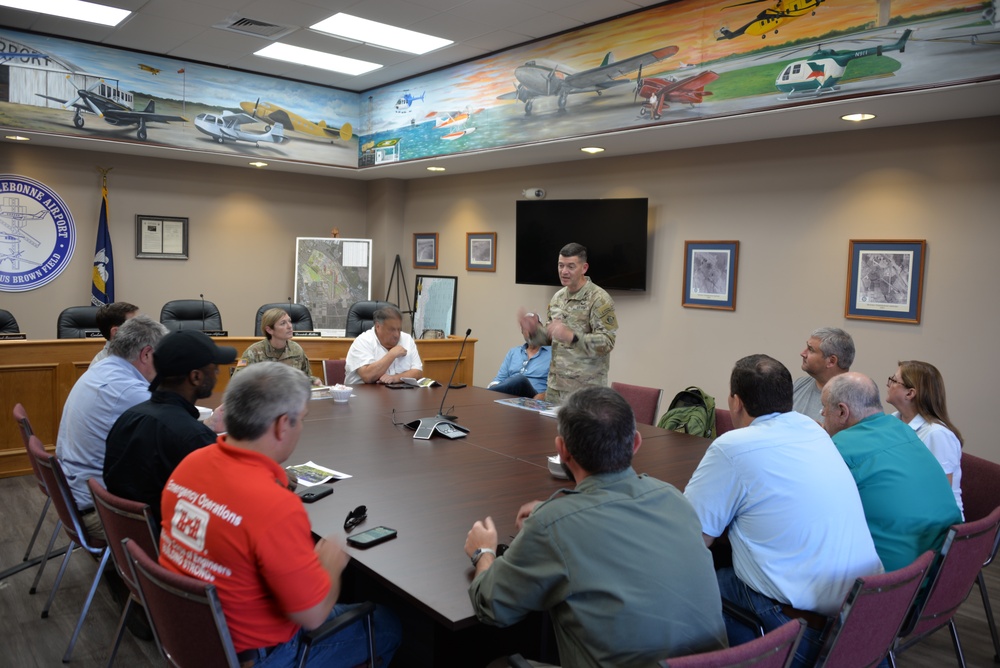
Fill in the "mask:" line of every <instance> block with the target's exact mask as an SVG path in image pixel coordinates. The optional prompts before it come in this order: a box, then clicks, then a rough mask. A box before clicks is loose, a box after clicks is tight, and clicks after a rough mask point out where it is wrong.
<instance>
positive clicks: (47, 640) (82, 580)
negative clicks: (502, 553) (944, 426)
mask: <svg viewBox="0 0 1000 668" xmlns="http://www.w3.org/2000/svg"><path fill="white" fill-rule="evenodd" d="M43 503H44V497H43V496H42V494H41V493H40V492H39V491H38V489H37V487H36V486H35V484H34V478H32V477H30V476H26V477H20V478H4V479H0V509H2V512H0V571H4V570H6V569H8V568H10V567H12V566H16V565H17V564H19V563H21V558H22V557H23V556H24V550H25V548H26V547H27V545H28V540H29V539H30V537H31V532H32V530H33V529H34V526H35V522H36V521H37V519H38V514H39V513H40V512H41V509H42V505H43ZM54 525H55V511H54V510H50V511H49V518H47V521H46V524H45V525H44V527H43V529H42V534H41V538H40V539H39V541H38V542H37V543H36V546H35V548H34V550H33V553H32V556H36V555H39V554H41V553H42V552H43V550H44V547H45V546H44V543H45V541H47V540H48V537H49V536H50V535H51V533H52V529H53V527H54ZM461 542H462V537H461V536H459V537H456V545H457V546H458V548H459V549H460V548H461ZM39 543H40V544H39ZM65 543H66V539H65V537H64V536H60V537H59V539H58V542H57V545H64V544H65ZM108 567H109V568H110V567H111V564H110V563H109V565H108ZM58 570H59V560H58V559H53V560H52V561H50V563H49V565H48V566H47V567H46V569H45V574H44V575H43V577H42V581H41V583H40V584H39V586H38V593H36V594H35V595H29V593H28V589H29V588H30V587H31V582H32V580H34V577H35V573H36V569H35V568H31V569H28V570H25V571H22V572H20V573H18V574H16V575H12V576H9V577H7V578H6V579H4V580H2V581H0V668H5V667H7V666H10V667H12V668H13V667H16V668H50V667H54V666H60V665H62V664H61V660H62V655H63V653H64V652H65V650H66V646H67V644H68V642H69V638H70V635H71V634H72V631H73V626H74V625H75V624H76V620H77V616H78V615H79V613H80V609H81V607H82V605H83V601H84V599H85V598H86V594H87V589H88V587H89V586H90V583H91V581H92V579H93V577H94V573H95V572H96V571H97V563H96V562H95V561H94V560H93V559H91V558H90V556H89V555H87V554H86V553H83V552H81V551H77V552H76V553H75V554H74V555H73V557H72V559H71V560H70V566H69V568H68V570H67V571H66V575H65V576H64V577H63V582H62V585H61V586H60V588H59V592H58V594H57V596H56V599H55V602H54V603H53V605H52V609H51V612H50V613H49V617H48V619H41V617H40V615H41V610H42V607H43V606H44V605H45V600H46V598H47V597H48V595H49V592H50V591H51V589H52V583H53V582H54V580H55V576H56V573H57V572H58ZM986 583H987V588H988V589H989V590H990V595H991V597H992V599H991V600H992V601H993V602H994V605H995V606H998V607H1000V566H993V567H991V569H988V570H987V573H986ZM956 619H957V625H958V632H959V635H960V636H961V639H962V647H963V649H964V651H965V657H966V661H967V663H968V665H969V666H970V668H981V667H986V666H993V665H995V664H994V663H993V654H994V652H993V647H992V643H991V641H990V634H989V630H988V629H987V626H986V621H985V619H986V618H985V614H984V612H983V605H982V600H981V599H980V597H979V590H978V588H975V587H974V588H973V590H972V593H971V595H970V596H969V599H968V600H967V601H966V602H965V603H964V604H963V605H962V607H961V609H960V610H959V612H958V615H957V617H956ZM117 623H118V609H117V607H116V606H115V603H114V601H113V600H112V599H111V596H110V594H109V593H108V591H107V588H106V586H105V585H104V584H101V586H100V587H99V588H98V591H97V595H96V597H95V599H94V603H93V605H92V607H91V610H90V614H89V615H88V617H87V619H86V621H85V622H84V625H83V631H82V632H81V633H80V637H79V639H78V640H77V643H76V648H75V650H74V653H73V656H72V661H71V664H70V665H72V666H76V667H78V668H84V667H88V668H89V667H91V666H93V667H97V666H104V665H105V663H106V661H107V656H108V651H109V649H110V647H111V642H112V639H113V636H114V633H115V628H116V625H117ZM404 632H405V629H404ZM115 665H116V666H129V667H131V666H161V665H165V662H164V661H163V660H162V659H161V658H160V657H159V655H158V654H157V651H156V647H155V645H154V643H152V642H143V641H139V640H136V639H135V638H133V637H132V636H131V634H130V633H129V632H128V631H126V632H125V637H124V638H123V640H122V644H121V647H120V649H119V651H118V657H117V659H116V661H115ZM393 665H394V666H395V665H396V664H395V663H394V664H393ZM898 665H899V666H900V668H939V667H941V666H954V665H957V661H956V659H955V653H954V650H953V649H952V645H951V640H950V638H949V636H948V632H947V631H946V630H941V631H939V632H938V633H936V634H934V635H933V636H931V637H930V638H929V639H927V640H926V641H924V642H923V643H922V644H920V645H918V646H916V647H914V648H913V649H911V650H909V651H908V652H906V653H905V654H903V655H902V656H900V657H899V660H898ZM473 668H474V667H473ZM567 668H569V667H567Z"/></svg>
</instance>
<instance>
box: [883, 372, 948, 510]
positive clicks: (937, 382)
mask: <svg viewBox="0 0 1000 668" xmlns="http://www.w3.org/2000/svg"><path fill="white" fill-rule="evenodd" d="M886 387H887V388H888V390H889V391H888V396H887V397H886V401H887V402H888V403H890V404H892V405H893V406H894V407H895V408H896V412H895V413H893V415H895V416H896V417H898V418H899V419H900V420H902V421H903V422H905V423H907V424H908V425H910V426H911V427H913V430H914V431H915V432H917V436H919V437H920V440H921V441H923V442H924V445H926V446H927V447H928V449H930V451H931V453H933V454H934V457H935V458H937V460H938V462H940V463H941V467H942V468H943V469H944V472H945V474H946V475H947V476H948V482H950V483H951V489H952V491H953V492H954V494H955V501H956V503H958V509H959V510H962V511H963V512H962V516H963V518H964V516H965V512H964V510H963V508H962V445H963V443H964V441H963V440H962V434H961V432H959V431H958V429H957V428H956V427H955V425H954V424H952V422H951V419H950V418H949V417H948V407H947V404H946V402H945V394H944V380H943V379H942V378H941V372H939V371H938V370H937V368H936V367H935V366H934V365H933V364H928V363H927V362H919V361H916V360H912V361H905V362H899V368H897V369H896V373H895V375H893V376H889V381H888V382H887V383H886Z"/></svg>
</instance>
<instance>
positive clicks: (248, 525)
mask: <svg viewBox="0 0 1000 668" xmlns="http://www.w3.org/2000/svg"><path fill="white" fill-rule="evenodd" d="M309 391H310V386H309V379H308V378H307V377H306V376H305V374H303V373H302V372H301V371H299V370H298V369H293V368H292V367H289V366H286V365H284V364H257V365H254V366H252V367H249V368H247V369H246V370H244V371H243V372H241V373H240V374H238V375H237V376H235V377H234V378H233V380H232V381H231V382H230V383H229V386H228V387H227V388H226V392H225V397H224V402H225V405H226V417H225V421H226V428H227V429H228V434H227V435H225V436H220V437H219V439H218V441H216V442H215V443H214V444H212V445H209V446H207V447H205V448H202V449H200V450H197V451H195V452H192V453H191V454H190V455H188V456H187V457H185V458H184V460H183V461H182V462H181V463H180V465H179V466H178V467H177V468H176V469H175V470H174V472H173V474H172V475H171V477H170V480H169V481H168V482H167V486H166V487H165V488H164V490H163V500H162V504H161V507H162V512H163V527H162V532H161V535H160V563H161V564H162V565H163V566H165V567H166V568H168V569H171V570H173V571H176V572H178V573H182V574H185V575H190V576H193V577H196V578H199V579H201V580H206V581H209V582H212V583H213V584H214V585H215V587H216V589H217V591H218V593H219V599H220V600H221V602H222V609H223V612H224V613H225V615H226V623H227V624H228V626H229V631H230V633H231V635H232V638H233V644H234V645H235V648H236V652H237V655H238V658H239V659H240V661H241V663H242V664H243V665H244V666H252V665H254V664H255V663H257V662H260V661H263V660H264V659H265V657H266V658H267V662H266V665H267V666H268V667H269V668H270V667H271V666H286V665H287V666H293V665H296V663H297V658H298V652H299V643H300V639H301V636H302V630H303V629H314V628H316V627H318V626H320V625H321V624H323V623H324V622H325V621H326V620H327V619H328V618H330V617H332V616H336V615H339V614H341V613H343V612H344V611H345V610H347V609H348V608H350V607H351V606H348V605H337V598H338V595H339V593H340V576H341V573H342V572H343V570H344V568H345V567H346V566H347V562H348V560H349V559H350V557H349V556H348V555H347V553H346V552H345V551H344V549H343V547H342V546H341V545H340V544H339V543H338V542H337V541H335V540H329V539H320V540H319V542H317V543H315V544H313V540H312V537H311V533H310V528H309V518H308V516H307V515H306V512H305V509H304V508H303V507H302V502H301V500H300V499H299V498H298V497H297V496H296V495H295V494H294V493H293V492H291V491H289V490H288V478H287V476H286V474H285V471H284V469H283V468H282V467H281V464H282V462H284V461H285V460H286V459H288V457H289V456H291V454H292V451H293V450H294V449H295V445H296V443H298V440H299V436H300V435H301V433H302V418H303V417H304V416H305V413H306V403H307V402H308V400H309ZM373 626H374V629H375V632H376V638H375V643H376V645H375V646H376V650H377V651H378V652H379V654H380V656H381V658H382V661H383V662H384V665H388V663H389V661H390V660H391V659H392V655H393V653H394V652H395V650H396V648H397V647H398V645H399V640H400V635H401V632H400V624H399V621H398V620H397V619H396V617H395V616H394V615H393V614H392V613H391V612H389V611H388V610H385V609H383V608H377V609H376V612H375V624H374V625H373ZM367 659H368V646H367V641H366V636H365V629H364V625H363V624H362V623H361V622H358V623H356V624H354V625H352V626H351V627H348V628H346V629H343V630H341V631H340V632H339V633H336V634H334V635H333V636H331V637H329V638H328V639H326V640H324V641H321V642H318V643H315V644H313V646H312V650H311V651H310V654H309V664H308V665H310V666H312V665H317V666H319V665H322V666H344V667H348V666H356V665H358V664H360V663H364V662H365V661H367Z"/></svg>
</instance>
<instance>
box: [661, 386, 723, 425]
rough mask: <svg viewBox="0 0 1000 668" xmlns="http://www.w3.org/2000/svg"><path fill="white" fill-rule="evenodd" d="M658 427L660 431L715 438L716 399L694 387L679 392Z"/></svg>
mask: <svg viewBox="0 0 1000 668" xmlns="http://www.w3.org/2000/svg"><path fill="white" fill-rule="evenodd" d="M658 426H659V427H660V429H669V430H670V431H679V432H683V433H685V434H692V435H694V436H704V437H706V438H714V437H715V397H713V396H712V395H710V394H708V393H707V392H705V391H704V390H702V389H701V388H700V387H695V386H693V385H692V386H691V387H689V388H687V389H686V390H683V391H681V392H678V393H677V394H676V395H675V396H674V398H673V400H672V401H671V402H670V407H669V408H667V412H666V413H664V414H663V416H662V417H661V418H660V423H659V425H658Z"/></svg>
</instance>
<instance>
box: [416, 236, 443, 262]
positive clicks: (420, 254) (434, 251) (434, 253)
mask: <svg viewBox="0 0 1000 668" xmlns="http://www.w3.org/2000/svg"><path fill="white" fill-rule="evenodd" d="M413 268H414V269H437V268H438V235H437V233H436V232H435V233H434V234H414V235H413Z"/></svg>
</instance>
